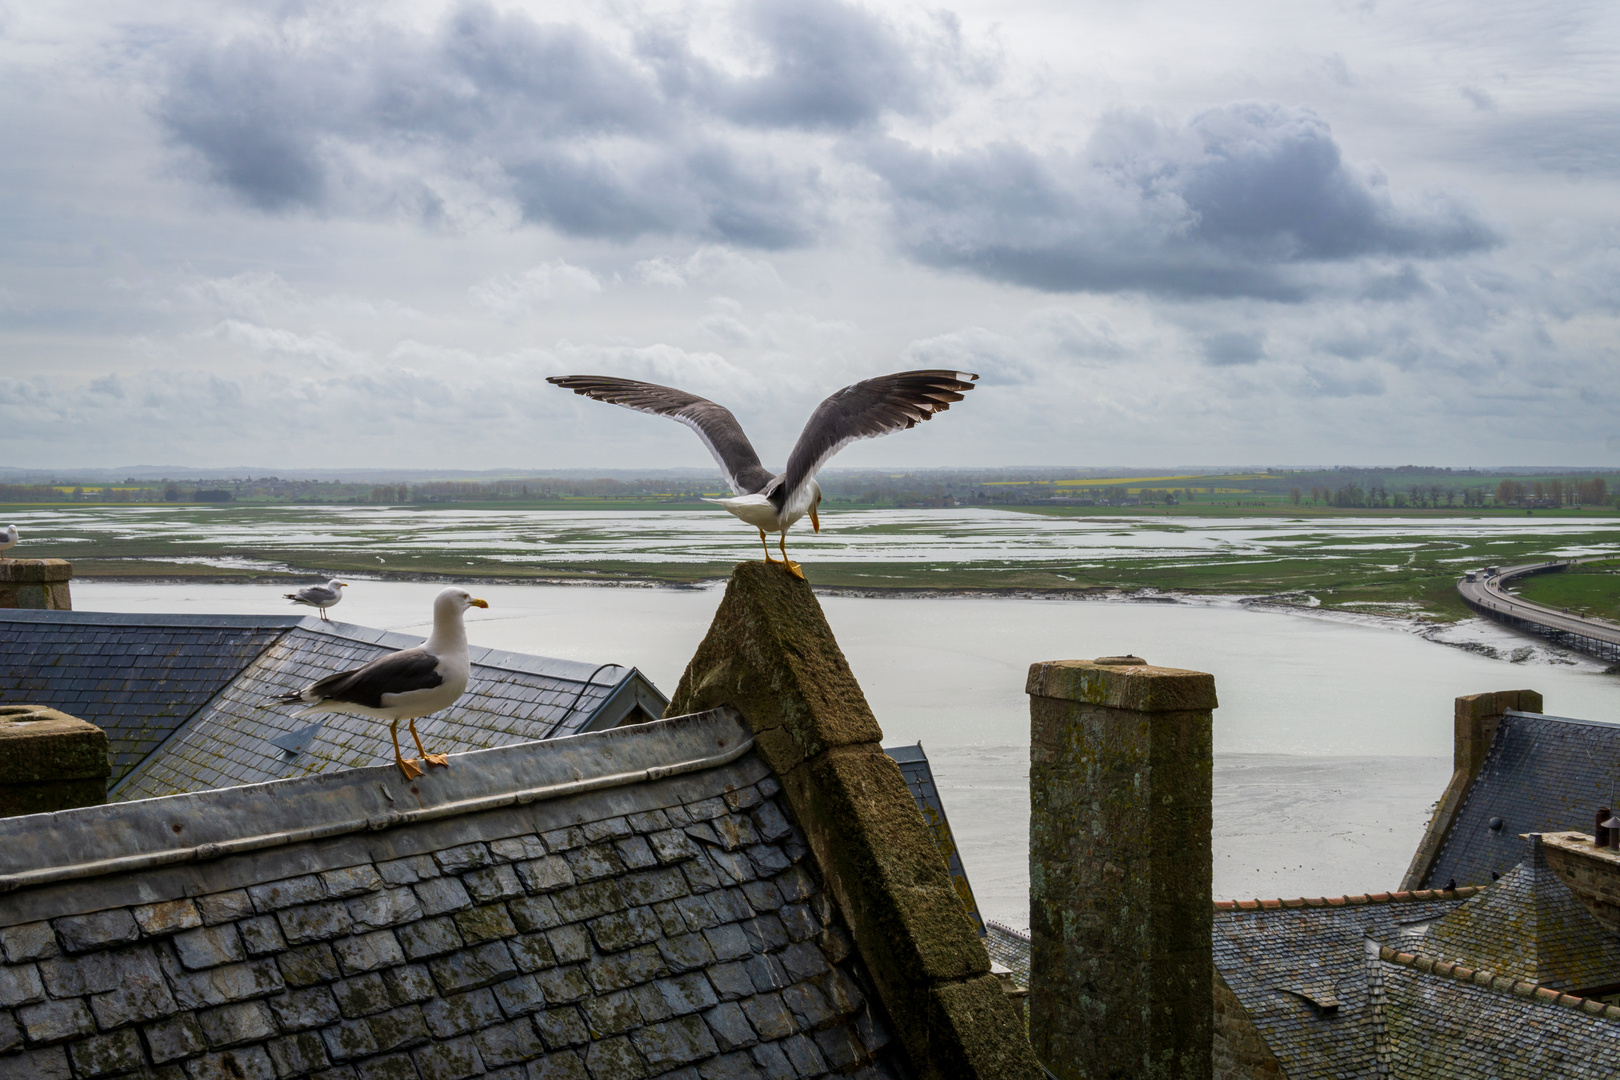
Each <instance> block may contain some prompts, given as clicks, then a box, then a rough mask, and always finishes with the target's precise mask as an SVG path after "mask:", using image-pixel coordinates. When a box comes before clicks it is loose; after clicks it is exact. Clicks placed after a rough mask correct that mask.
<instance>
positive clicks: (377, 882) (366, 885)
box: [320, 863, 383, 900]
mask: <svg viewBox="0 0 1620 1080" xmlns="http://www.w3.org/2000/svg"><path fill="white" fill-rule="evenodd" d="M320 879H321V883H322V884H323V885H324V886H325V887H326V895H327V896H328V897H331V898H332V899H334V900H335V899H338V898H339V897H345V896H358V895H360V894H361V893H367V892H374V891H376V890H378V889H381V888H382V887H383V880H382V877H381V876H380V875H379V874H378V873H377V868H376V867H374V866H372V865H371V864H370V863H365V864H362V865H360V866H345V867H343V868H341V869H337V870H324V871H322V872H321V874H320Z"/></svg>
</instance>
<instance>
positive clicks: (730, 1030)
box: [643, 1001, 759, 1053]
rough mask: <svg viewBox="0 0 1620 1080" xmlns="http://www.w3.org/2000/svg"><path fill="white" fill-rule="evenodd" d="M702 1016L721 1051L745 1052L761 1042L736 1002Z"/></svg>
mask: <svg viewBox="0 0 1620 1080" xmlns="http://www.w3.org/2000/svg"><path fill="white" fill-rule="evenodd" d="M701 1015H702V1017H703V1022H704V1023H705V1024H707V1025H708V1026H709V1031H710V1032H712V1033H713V1035H714V1041H715V1043H716V1044H717V1045H718V1046H719V1047H720V1049H721V1050H728V1051H729V1050H743V1049H746V1048H748V1047H750V1046H753V1045H754V1044H755V1043H757V1042H758V1041H759V1037H758V1036H757V1035H755V1034H754V1029H753V1027H752V1026H751V1025H750V1024H749V1022H748V1016H747V1015H746V1014H745V1013H744V1012H743V1009H742V1006H741V1005H739V1004H737V1003H736V1002H735V1001H723V1002H721V1003H720V1004H718V1005H716V1006H715V1007H714V1008H712V1009H709V1010H707V1011H706V1012H704V1013H702V1014H701ZM643 1053H645V1051H643Z"/></svg>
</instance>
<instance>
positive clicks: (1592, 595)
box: [1514, 560, 1620, 622]
mask: <svg viewBox="0 0 1620 1080" xmlns="http://www.w3.org/2000/svg"><path fill="white" fill-rule="evenodd" d="M1514 591H1515V592H1517V593H1518V594H1519V595H1520V596H1522V597H1524V598H1525V599H1526V600H1530V601H1533V602H1534V603H1537V604H1545V605H1547V606H1548V607H1554V608H1566V609H1568V611H1569V612H1570V614H1572V615H1585V616H1588V617H1590V618H1596V619H1609V620H1611V621H1614V622H1620V560H1607V561H1604V562H1598V563H1582V564H1581V565H1579V566H1572V567H1570V568H1569V569H1568V570H1562V571H1559V572H1558V573H1556V574H1537V575H1536V576H1535V577H1529V578H1524V579H1522V581H1521V582H1520V583H1518V585H1517V587H1516V588H1515V589H1514Z"/></svg>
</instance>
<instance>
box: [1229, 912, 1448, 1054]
mask: <svg viewBox="0 0 1620 1080" xmlns="http://www.w3.org/2000/svg"><path fill="white" fill-rule="evenodd" d="M1470 895H1472V890H1458V892H1457V894H1455V895H1453V894H1442V893H1437V892H1423V893H1379V894H1374V895H1372V896H1353V897H1339V898H1335V899H1333V900H1332V901H1329V900H1324V899H1319V900H1290V901H1280V900H1272V901H1263V902H1262V901H1243V902H1230V901H1225V902H1221V903H1218V904H1216V905H1215V923H1214V937H1215V941H1214V945H1215V966H1216V968H1217V969H1219V971H1220V973H1221V976H1222V977H1223V978H1224V979H1225V980H1226V984H1227V986H1229V987H1230V988H1231V990H1232V992H1233V993H1234V994H1235V995H1237V998H1238V1000H1239V1001H1241V1002H1242V1003H1243V1007H1244V1009H1245V1010H1247V1012H1248V1014H1249V1017H1250V1019H1251V1020H1253V1022H1254V1025H1255V1027H1257V1028H1258V1029H1259V1030H1260V1034H1261V1036H1262V1037H1263V1038H1264V1039H1265V1041H1266V1044H1267V1045H1268V1046H1269V1047H1270V1048H1271V1051H1272V1053H1273V1054H1275V1055H1276V1056H1277V1059H1278V1060H1279V1061H1280V1062H1282V1065H1283V1068H1284V1069H1285V1070H1286V1072H1287V1074H1288V1077H1289V1080H1310V1078H1315V1077H1321V1078H1324V1080H1326V1078H1329V1077H1333V1078H1338V1077H1346V1076H1369V1077H1370V1076H1372V1075H1373V1069H1374V1060H1373V1031H1372V1023H1373V1014H1372V1008H1371V1002H1370V1000H1369V998H1368V992H1367V973H1366V955H1365V950H1364V947H1363V942H1364V941H1365V939H1366V938H1368V937H1372V938H1373V939H1375V940H1377V941H1382V942H1386V943H1389V944H1397V943H1399V942H1401V941H1403V940H1405V939H1407V938H1408V937H1409V936H1410V935H1413V934H1415V933H1417V932H1420V931H1421V929H1422V928H1423V927H1424V926H1426V925H1427V924H1428V923H1429V922H1430V921H1431V920H1433V919H1435V918H1438V917H1439V916H1442V915H1444V914H1446V913H1448V912H1449V911H1451V910H1452V909H1454V908H1455V907H1457V906H1458V905H1459V904H1461V903H1462V902H1463V901H1464V900H1466V899H1467V898H1468V897H1469V896H1470Z"/></svg>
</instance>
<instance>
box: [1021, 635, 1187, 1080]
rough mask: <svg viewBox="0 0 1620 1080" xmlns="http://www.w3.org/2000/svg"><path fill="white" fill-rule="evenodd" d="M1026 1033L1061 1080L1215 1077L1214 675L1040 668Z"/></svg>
mask: <svg viewBox="0 0 1620 1080" xmlns="http://www.w3.org/2000/svg"><path fill="white" fill-rule="evenodd" d="M1026 690H1027V692H1028V694H1029V696H1030V702H1029V711H1030V762H1029V793H1030V821H1029V876H1030V895H1029V909H1030V910H1029V918H1030V938H1031V947H1030V987H1029V990H1030V993H1029V1001H1028V1008H1029V1033H1030V1039H1031V1041H1032V1042H1033V1043H1034V1046H1035V1054H1036V1056H1037V1057H1039V1058H1040V1059H1041V1061H1042V1062H1044V1063H1045V1065H1046V1067H1047V1068H1048V1069H1050V1070H1052V1071H1053V1072H1054V1073H1056V1074H1057V1076H1058V1077H1060V1078H1061V1080H1079V1078H1081V1077H1086V1078H1088V1080H1105V1078H1107V1080H1112V1078H1120V1080H1123V1078H1127V1077H1128V1078H1132V1080H1136V1078H1140V1080H1172V1078H1173V1080H1207V1078H1208V1077H1210V1075H1211V1069H1212V1062H1211V1038H1212V1025H1213V1010H1214V1002H1213V974H1212V973H1213V964H1214V956H1213V952H1212V949H1211V941H1210V936H1211V930H1212V926H1213V905H1212V898H1211V871H1212V854H1211V848H1210V824H1211V814H1212V809H1211V767H1212V764H1213V750H1212V746H1211V729H1212V720H1213V718H1212V715H1211V710H1213V709H1214V708H1215V705H1216V702H1215V680H1214V677H1213V676H1210V675H1207V674H1204V673H1203V672H1198V671H1182V670H1179V669H1176V668H1161V667H1153V666H1152V665H1150V664H1148V663H1147V662H1146V661H1144V660H1142V659H1141V658H1140V657H1136V656H1117V657H1101V658H1099V659H1097V660H1058V661H1052V662H1049V663H1041V664H1035V665H1033V666H1032V667H1031V668H1030V671H1029V682H1028V685H1027V687H1026Z"/></svg>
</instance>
